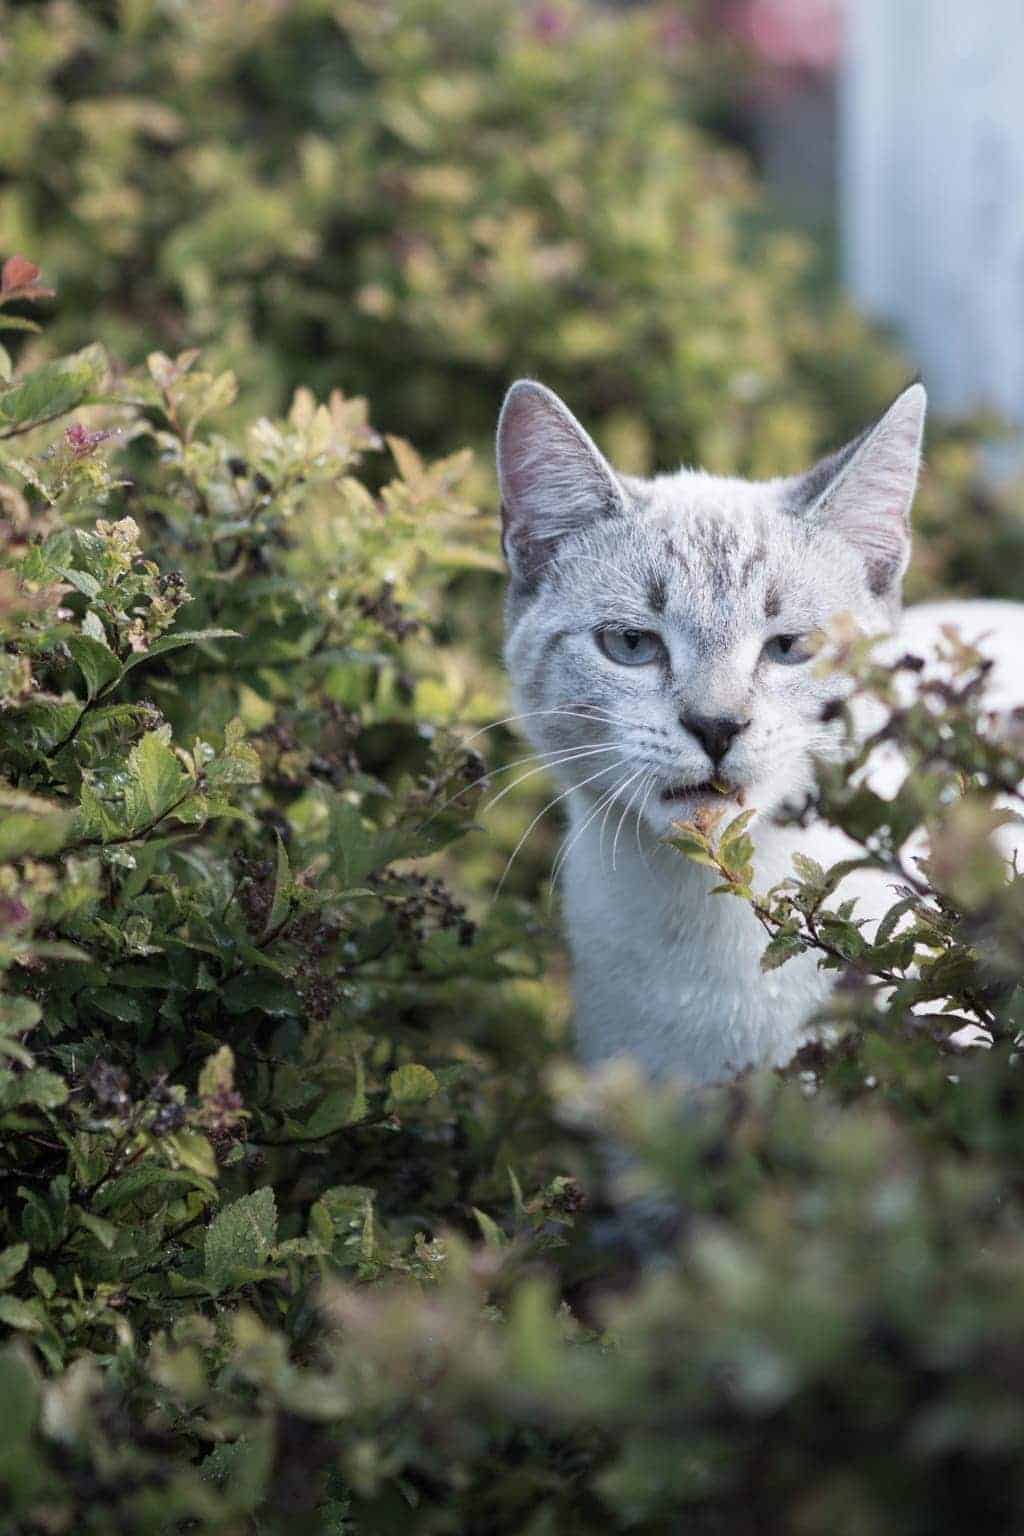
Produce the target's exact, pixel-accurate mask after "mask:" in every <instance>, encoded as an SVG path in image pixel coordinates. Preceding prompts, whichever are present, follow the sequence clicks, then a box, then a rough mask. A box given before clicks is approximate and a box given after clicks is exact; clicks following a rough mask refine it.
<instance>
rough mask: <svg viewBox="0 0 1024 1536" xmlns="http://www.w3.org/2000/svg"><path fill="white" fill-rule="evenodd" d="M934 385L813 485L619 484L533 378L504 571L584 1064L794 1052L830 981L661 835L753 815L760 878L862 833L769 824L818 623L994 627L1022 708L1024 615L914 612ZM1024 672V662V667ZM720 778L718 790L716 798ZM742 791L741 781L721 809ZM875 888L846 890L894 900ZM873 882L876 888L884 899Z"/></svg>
mask: <svg viewBox="0 0 1024 1536" xmlns="http://www.w3.org/2000/svg"><path fill="white" fill-rule="evenodd" d="M925 406H926V398H925V392H924V389H923V388H922V387H921V386H920V385H919V384H915V385H912V386H911V387H910V388H909V389H907V390H906V391H905V392H904V393H903V394H901V395H900V396H899V398H898V399H897V400H896V402H895V403H894V404H893V405H892V407H891V408H890V409H889V410H888V411H887V412H886V414H885V415H884V416H883V417H882V418H881V420H880V421H879V422H878V423H877V424H876V425H875V426H874V427H872V428H871V429H869V430H868V431H867V432H865V433H864V434H863V435H862V436H861V437H859V438H857V439H856V440H855V441H854V442H853V443H850V444H849V445H848V446H847V447H845V448H843V449H841V450H840V451H839V452H838V453H836V454H834V455H832V456H831V457H830V458H828V459H825V460H823V461H822V462H821V463H820V464H818V465H817V466H816V467H815V468H814V469H812V470H811V471H809V473H807V474H805V475H803V476H798V477H792V478H788V479H779V480H771V481H765V482H759V483H757V482H754V483H752V482H746V481H742V480H731V479H720V478H716V477H714V476H711V475H706V474H702V473H698V472H694V471H690V470H680V471H679V472H678V473H677V474H674V475H662V476H658V477H657V478H656V479H653V480H639V479H635V478H632V477H628V476H624V475H619V474H617V473H616V472H615V471H614V470H613V469H612V468H611V466H610V465H609V464H608V463H607V461H606V460H605V459H604V458H603V456H602V455H601V453H600V452H599V450H598V449H597V447H596V446H595V444H594V443H593V442H592V440H591V439H590V437H589V436H588V435H587V433H586V432H585V431H584V429H583V428H582V427H581V426H580V424H579V423H578V422H577V421H576V419H575V417H574V416H573V415H572V414H571V412H570V411H569V410H568V409H567V408H566V407H565V405H563V403H562V402H561V400H559V399H558V397H557V396H556V395H554V394H552V393H551V391H550V390H548V389H545V388H544V387H543V386H542V385H540V384H537V383H534V382H532V381H529V380H523V381H520V382H519V383H517V384H515V385H513V387H512V389H511V390H510V391H509V394H508V396H507V398H506V401H505V405H504V408H503V410H502V414H501V420H500V422H499V426H498V468H499V476H500V483H501V491H502V500H503V509H502V510H503V529H504V532H503V541H502V542H503V547H504V549H505V553H506V557H507V560H508V564H509V569H510V581H509V588H508V597H507V608H506V645H505V659H506V664H507V668H508V674H509V677H510V679H511V684H512V693H513V698H514V700H515V706H516V709H517V710H519V711H521V712H522V714H523V716H524V722H523V726H524V730H525V734H526V735H527V736H528V737H529V739H530V741H531V743H532V744H533V745H534V746H535V747H536V748H537V750H538V751H540V752H544V753H547V754H549V757H548V759H547V761H548V763H549V766H550V767H551V769H552V771H553V772H554V773H555V774H556V775H557V777H558V778H559V780H560V781H561V783H562V785H564V792H563V793H564V803H565V805H566V806H567V809H568V815H569V822H570V830H569V838H568V842H567V844H566V847H567V850H568V851H567V854H566V857H565V904H566V919H567V926H568V933H569V941H570V947H571V950H572V957H573V967H574V975H575V1000H576V1029H577V1033H578V1038H579V1046H580V1051H581V1054H582V1056H583V1058H584V1060H585V1061H586V1062H588V1063H589V1064H596V1063H598V1062H601V1061H604V1060H607V1059H608V1058H609V1057H612V1056H616V1055H620V1054H628V1055H630V1056H632V1057H633V1058H634V1059H636V1060H637V1061H639V1063H640V1064H641V1065H642V1066H643V1067H644V1068H645V1069H646V1070H647V1071H648V1072H649V1073H652V1074H655V1075H671V1076H674V1077H679V1078H683V1079H686V1080H688V1081H690V1082H694V1083H712V1082H718V1081H722V1080H723V1079H726V1078H728V1077H730V1076H732V1075H734V1074H735V1073H737V1072H739V1071H741V1070H742V1069H743V1068H745V1067H748V1066H761V1065H781V1064H783V1063H785V1062H786V1061H788V1060H789V1059H790V1058H791V1057H792V1056H793V1054H794V1053H795V1051H796V1050H797V1049H798V1047H799V1045H800V1044H801V1042H802V1040H803V1039H804V1038H805V1028H806V1021H807V1019H808V1016H809V1015H810V1014H812V1013H813V1012H814V1010H815V1008H816V1007H817V1006H818V1005H819V1004H820V1003H821V1001H822V1000H823V998H824V997H825V995H826V993H827V991H828V989H829V988H830V986H831V985H832V984H833V982H834V979H835V978H834V973H827V972H825V973H823V972H820V971H819V970H818V967H817V961H816V958H815V957H814V956H813V955H804V956H801V957H799V958H798V959H795V960H792V961H790V962H789V963H788V964H787V965H786V966H784V967H783V968H782V969H780V970H778V971H774V972H770V973H768V974H764V973H762V971H761V969H760V956H761V952H762V950H763V948H764V943H765V936H764V933H763V930H762V929H761V928H760V926H759V924H758V923H757V921H756V919H755V918H754V916H753V914H752V913H751V912H750V910H749V908H748V907H747V906H746V904H745V903H742V902H740V901H736V900H726V899H724V898H722V897H717V896H716V897H712V896H710V895H709V894H708V892H709V889H710V887H711V886H712V885H713V884H714V883H715V878H714V876H713V874H712V872H711V871H709V870H706V869H703V868H701V867H699V866H697V865H695V864H692V863H690V862H689V861H688V860H686V859H685V858H684V857H682V856H681V855H680V854H678V853H677V852H676V851H675V850H673V849H671V848H668V847H666V846H665V844H664V843H663V842H662V841H661V839H662V838H664V836H665V834H666V833H668V832H669V831H670V828H671V825H672V823H673V822H674V821H677V820H681V819H684V818H688V817H691V816H693V815H694V813H695V812H696V811H697V810H698V809H699V808H700V807H702V806H709V805H714V806H716V807H721V806H722V805H723V803H725V804H726V805H727V806H728V805H729V803H730V800H731V801H732V808H733V809H734V810H735V811H738V808H739V803H740V802H742V803H744V804H745V805H746V806H748V807H753V808H755V809H756V810H757V811H758V813H759V814H758V815H757V817H755V819H754V823H753V825H752V827H751V832H752V835H753V836H754V841H755V845H756V850H757V854H756V868H757V877H758V885H759V889H762V890H763V889H766V888H767V887H768V886H770V885H772V884H773V883H774V882H775V881H777V880H779V879H781V878H783V877H784V876H785V875H787V874H789V873H790V872H791V868H792V854H793V852H794V851H795V850H798V851H803V852H805V853H808V854H810V855H811V856H812V857H813V858H816V859H818V860H819V862H821V863H823V864H825V865H826V866H828V865H829V864H831V863H834V862H835V861H836V860H838V859H840V858H845V857H847V856H848V855H849V854H850V852H851V846H850V845H849V844H848V843H847V842H846V840H845V839H844V838H843V837H842V835H841V834H839V833H837V832H836V831H834V830H833V829H830V828H828V827H825V826H824V825H822V824H818V825H812V826H811V827H809V828H806V829H799V828H794V827H792V826H790V827H780V826H778V825H775V824H774V823H773V820H772V813H773V812H774V811H776V810H777V809H779V808H780V807H781V806H782V805H783V803H785V802H794V801H796V802H799V801H800V800H801V799H802V798H803V796H804V795H805V793H806V792H807V791H808V790H809V788H810V787H811V785H812V783H813V767H812V754H813V753H815V752H821V751H824V750H827V749H828V747H829V746H830V744H831V742H832V741H833V739H834V738H833V735H832V733H833V731H834V727H829V726H827V725H825V724H823V723H822V710H823V706H824V705H825V704H826V703H827V702H828V700H829V698H830V696H831V695H832V694H833V693H834V692H835V683H834V682H830V681H829V680H828V679H824V678H822V677H821V676H819V675H818V673H817V671H816V669H815V668H814V667H813V666H809V665H807V662H808V660H809V652H808V651H807V649H805V647H804V643H803V642H804V637H806V636H807V635H808V634H810V633H811V632H812V631H814V630H816V629H818V628H819V627H820V626H822V625H823V624H824V623H826V622H827V621H828V620H829V619H830V618H832V617H834V616H837V615H839V614H840V613H852V614H853V615H854V616H855V618H856V619H857V621H858V623H859V624H860V625H861V627H862V628H864V629H865V630H867V631H869V632H872V633H887V634H892V636H893V638H892V640H890V641H887V642H885V643H886V644H887V645H891V646H892V647H893V651H894V654H895V653H898V652H899V651H904V650H907V649H913V650H915V651H924V652H927V651H930V649H931V646H932V641H933V639H936V638H938V631H939V626H940V625H941V624H945V623H956V624H958V625H959V626H960V628H961V631H962V633H963V634H964V637H965V638H969V639H974V638H976V637H978V636H980V635H982V634H983V633H988V634H989V635H990V638H989V639H987V640H986V641H985V642H984V643H983V647H982V648H983V649H986V650H987V651H988V652H989V654H991V655H992V656H993V657H994V659H995V661H996V670H995V674H994V677H995V689H996V694H997V695H998V694H1000V693H1001V694H1002V696H1003V700H1004V701H1008V700H1010V699H1014V700H1018V699H1024V683H1021V682H1020V681H1018V677H1019V673H1020V668H1021V660H1022V659H1024V606H1020V605H1017V604H1011V603H998V602H958V603H940V604H932V605H927V606H922V607H919V608H914V609H911V610H909V611H908V613H907V614H905V615H903V616H902V619H901V614H900V594H901V586H902V579H903V574H904V572H905V570H906V567H907V562H908V559H909V554H910V526H909V519H910V507H911V503H912V501H913V497H914V491H915V487H916V482H917V475H918V468H919V463H920V455H921V440H922V433H923V426H924V414H925ZM1015 673H1016V675H1015ZM713 784H715V785H718V786H719V788H717V789H716V788H714V787H713ZM722 786H727V787H728V791H729V793H728V794H727V795H726V797H725V799H724V801H723V795H722ZM878 884H879V881H878V877H868V878H863V877H862V878H861V881H860V885H859V886H854V885H853V884H852V883H849V882H848V883H847V884H844V886H843V890H842V894H843V896H846V895H850V894H859V895H860V896H861V898H862V906H861V908H860V911H861V912H864V911H865V906H864V905H863V902H864V900H865V899H867V900H870V895H871V889H872V885H873V886H874V892H875V896H876V909H877V910H876V914H875V915H879V914H880V912H881V911H884V910H885V908H886V907H887V906H888V905H889V904H890V901H891V898H889V897H888V893H886V892H885V891H884V889H883V890H882V891H881V892H879V890H878ZM879 895H881V897H882V899H881V900H878V897H879Z"/></svg>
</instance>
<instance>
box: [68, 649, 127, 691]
mask: <svg viewBox="0 0 1024 1536" xmlns="http://www.w3.org/2000/svg"><path fill="white" fill-rule="evenodd" d="M67 647H68V650H69V651H70V652H71V654H72V656H73V657H74V659H75V662H76V663H77V665H78V669H79V671H80V672H81V674H82V676H83V677H84V678H85V686H86V688H87V690H88V693H89V698H90V699H94V698H95V697H96V695H97V694H98V693H101V692H102V691H103V689H104V688H106V687H107V686H108V685H109V684H110V683H113V682H115V681H116V680H117V678H119V677H120V676H121V663H120V662H119V661H118V659H117V657H116V656H115V655H114V653H113V651H112V650H111V649H110V647H109V646H108V645H105V644H104V643H103V642H102V641H100V640H94V639H93V637H92V636H91V635H85V634H82V635H72V636H71V637H70V639H69V640H68V642H67Z"/></svg>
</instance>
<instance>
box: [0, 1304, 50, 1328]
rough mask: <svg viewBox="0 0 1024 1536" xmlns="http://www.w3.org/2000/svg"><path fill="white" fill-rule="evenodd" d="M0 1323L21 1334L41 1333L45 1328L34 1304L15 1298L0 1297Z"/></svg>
mask: <svg viewBox="0 0 1024 1536" xmlns="http://www.w3.org/2000/svg"><path fill="white" fill-rule="evenodd" d="M0 1323H6V1324H7V1326H8V1328H18V1329H20V1330H21V1331H22V1332H23V1333H42V1331H43V1328H44V1326H45V1324H44V1322H43V1319H42V1318H41V1317H40V1315H39V1312H38V1311H37V1310H36V1304H30V1303H29V1302H27V1301H19V1300H18V1298H17V1296H0Z"/></svg>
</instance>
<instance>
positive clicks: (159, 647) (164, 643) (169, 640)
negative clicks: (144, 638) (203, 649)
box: [124, 629, 242, 674]
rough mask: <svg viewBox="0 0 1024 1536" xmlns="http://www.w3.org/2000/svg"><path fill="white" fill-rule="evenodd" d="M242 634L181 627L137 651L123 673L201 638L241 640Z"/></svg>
mask: <svg viewBox="0 0 1024 1536" xmlns="http://www.w3.org/2000/svg"><path fill="white" fill-rule="evenodd" d="M241 638H242V636H241V635H240V634H239V632H238V630H237V629H183V630H179V631H177V632H176V633H175V634H173V635H161V636H160V638H159V639H158V640H154V641H153V643H152V645H151V646H150V647H149V649H148V650H145V651H137V652H136V653H135V655H134V656H131V657H129V659H128V660H127V661H126V662H125V664H124V671H125V673H126V674H127V673H129V672H134V671H135V668H136V667H141V666H144V665H145V664H146V662H147V661H154V660H155V659H156V657H157V656H166V655H167V654H168V652H169V651H180V650H181V649H182V648H183V647H184V646H186V645H198V644H199V642H200V641H201V640H241Z"/></svg>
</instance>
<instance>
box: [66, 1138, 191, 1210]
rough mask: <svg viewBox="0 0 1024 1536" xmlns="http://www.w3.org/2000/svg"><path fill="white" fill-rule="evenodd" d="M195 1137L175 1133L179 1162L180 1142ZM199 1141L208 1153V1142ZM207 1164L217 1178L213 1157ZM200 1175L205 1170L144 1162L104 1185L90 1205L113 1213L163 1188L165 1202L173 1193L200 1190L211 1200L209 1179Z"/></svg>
mask: <svg viewBox="0 0 1024 1536" xmlns="http://www.w3.org/2000/svg"><path fill="white" fill-rule="evenodd" d="M194 1134H195V1133H194V1132H179V1133H178V1137H177V1139H176V1143H175V1150H176V1151H177V1152H178V1155H179V1156H181V1157H182V1162H184V1161H185V1158H184V1156H182V1148H181V1145H180V1142H181V1138H182V1137H183V1136H189V1135H194ZM199 1139H200V1140H201V1141H203V1142H204V1143H205V1145H206V1148H207V1150H208V1151H209V1142H207V1141H206V1138H205V1137H200V1138H199ZM193 1150H194V1149H193ZM192 1161H193V1163H195V1162H197V1161H198V1162H203V1161H204V1160H203V1158H201V1157H200V1158H196V1157H193V1159H192ZM208 1163H209V1165H210V1166H212V1169H213V1174H216V1171H217V1169H216V1164H215V1163H214V1162H213V1158H212V1154H211V1155H210V1157H209V1160H208ZM203 1172H205V1169H201V1170H197V1171H194V1170H193V1168H168V1167H166V1166H165V1165H164V1164H163V1163H156V1162H145V1163H142V1164H140V1165H139V1166H138V1167H136V1168H129V1169H128V1171H127V1173H123V1174H122V1175H121V1177H120V1178H119V1179H115V1180H114V1181H113V1182H112V1183H110V1184H105V1185H104V1186H103V1188H102V1189H101V1190H100V1191H99V1192H98V1193H97V1194H96V1195H95V1196H94V1197H93V1200H92V1204H93V1207H94V1208H95V1209H96V1210H97V1211H116V1210H118V1209H120V1207H121V1206H123V1205H130V1204H131V1203H132V1202H133V1201H135V1200H138V1199H140V1198H141V1197H142V1196H143V1195H148V1194H150V1192H151V1191H153V1190H155V1189H159V1188H161V1187H166V1193H167V1198H168V1200H170V1199H171V1198H172V1197H173V1194H174V1192H175V1191H177V1190H178V1189H181V1188H185V1189H198V1190H201V1191H203V1192H204V1193H205V1194H206V1195H207V1196H208V1198H210V1199H213V1198H214V1197H215V1194H216V1191H215V1188H214V1186H213V1185H212V1184H211V1183H210V1179H209V1177H203V1176H202V1174H203ZM211 1177H212V1175H211Z"/></svg>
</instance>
